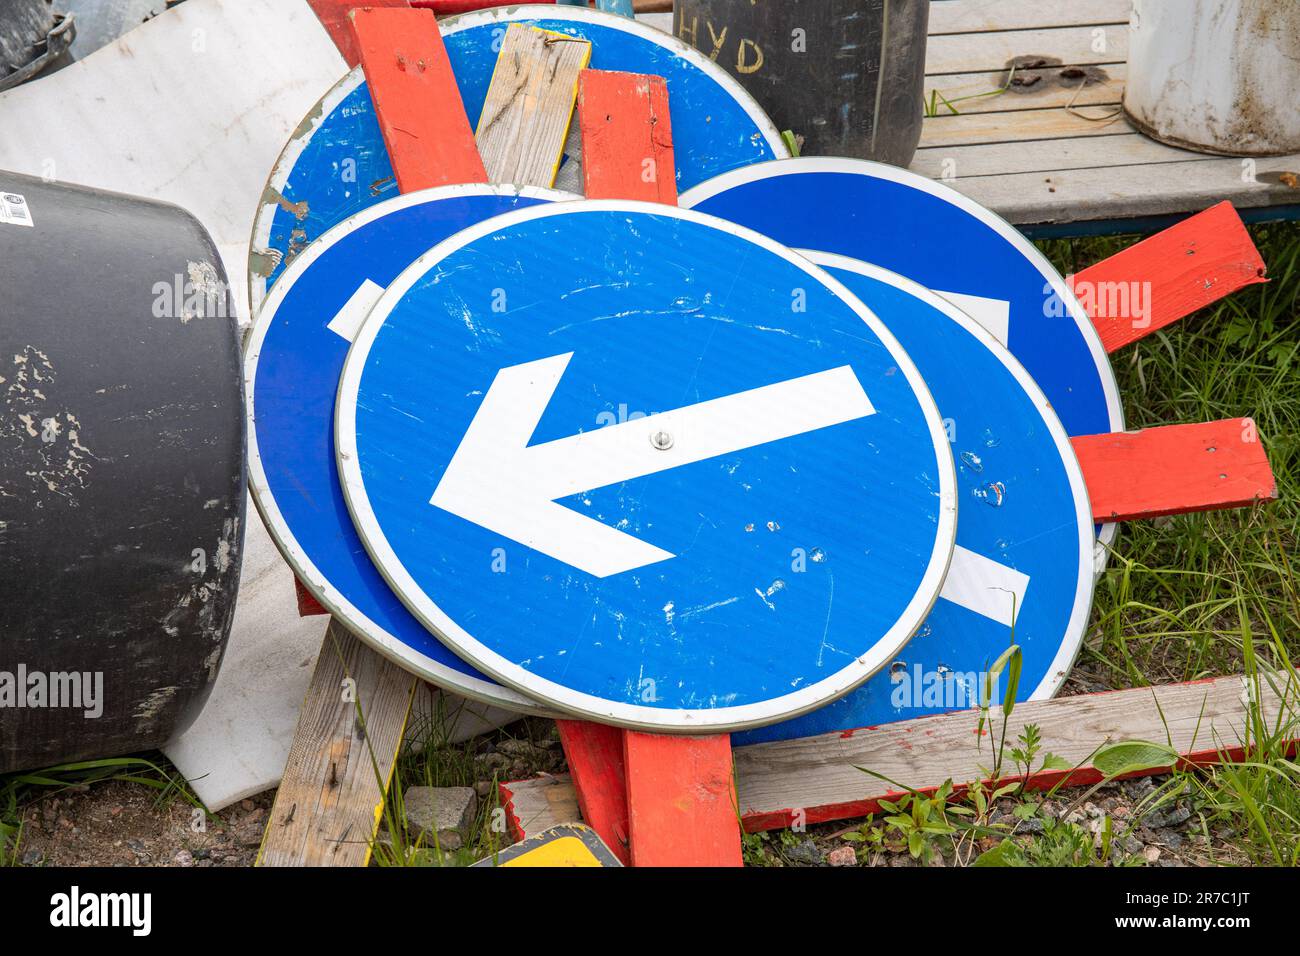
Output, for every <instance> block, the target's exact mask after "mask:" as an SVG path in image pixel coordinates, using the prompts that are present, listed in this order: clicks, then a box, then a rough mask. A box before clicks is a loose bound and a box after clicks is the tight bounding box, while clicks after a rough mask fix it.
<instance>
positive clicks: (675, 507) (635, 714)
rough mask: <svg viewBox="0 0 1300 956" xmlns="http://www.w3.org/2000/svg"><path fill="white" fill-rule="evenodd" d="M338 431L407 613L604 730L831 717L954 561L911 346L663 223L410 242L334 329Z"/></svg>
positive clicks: (652, 209)
mask: <svg viewBox="0 0 1300 956" xmlns="http://www.w3.org/2000/svg"><path fill="white" fill-rule="evenodd" d="M896 307H897V308H899V309H903V310H907V309H917V308H919V307H918V306H917V305H915V304H914V303H911V302H909V301H906V300H900V301H899V302H898V303H896ZM336 427H337V451H338V455H339V463H340V475H341V478H342V480H343V485H344V492H345V495H346V497H347V499H348V504H349V507H350V509H351V512H352V516H353V519H354V522H355V523H356V525H357V527H358V530H359V532H360V533H361V536H362V539H363V540H364V541H365V543H366V546H367V549H368V550H369V551H370V553H371V556H372V557H373V558H374V560H375V562H376V564H377V565H378V566H379V568H380V570H381V571H382V572H383V574H384V575H385V577H386V578H387V579H388V581H389V583H390V584H392V585H393V587H394V589H395V590H397V591H398V592H399V593H400V594H401V595H402V596H403V599H404V600H405V601H406V602H407V604H408V606H409V607H411V609H412V610H413V611H414V612H415V614H416V615H417V616H418V617H420V618H421V620H423V621H424V622H425V623H426V624H427V625H428V626H429V627H430V628H431V629H433V630H434V631H435V632H436V633H438V634H439V635H440V636H441V637H443V639H444V640H446V641H447V642H448V643H449V645H450V646H452V647H454V648H455V649H456V650H457V652H458V653H459V654H461V655H462V656H463V657H465V658H466V659H468V660H471V661H473V662H474V663H475V664H476V665H477V666H479V667H480V668H481V669H482V670H484V671H485V672H486V673H489V674H491V675H492V676H494V677H496V678H497V679H498V680H501V681H502V682H504V683H507V684H510V685H512V686H515V687H516V688H519V689H521V690H524V691H526V692H527V693H529V694H530V695H532V696H534V697H536V698H537V699H539V700H542V701H545V702H548V703H552V704H554V705H556V706H558V707H561V708H563V709H566V710H569V711H571V712H574V713H579V714H585V715H587V716H591V717H596V718H599V719H602V720H606V721H612V722H616V723H622V724H625V725H629V726H641V727H649V728H655V727H660V728H674V729H683V728H696V729H706V728H718V729H722V728H731V727H740V726H756V725H758V724H761V723H764V722H770V721H773V720H777V719H780V718H782V717H787V716H791V715H794V714H797V713H800V712H802V711H805V710H808V709H811V708H813V707H816V706H819V705H820V704H823V703H825V702H827V701H829V700H832V699H834V698H835V697H837V696H839V695H840V694H842V693H843V692H845V691H847V690H848V689H850V688H851V687H853V686H855V685H856V684H858V683H860V682H861V681H862V680H863V679H865V678H866V677H867V676H869V674H870V673H872V672H874V671H875V670H876V669H878V668H879V667H881V666H883V665H884V664H885V663H886V662H887V661H888V660H893V659H894V656H895V655H896V653H897V652H898V650H899V648H901V647H902V646H903V644H904V643H905V642H906V640H907V638H909V637H910V636H911V634H912V633H913V632H914V630H915V628H916V626H917V625H918V624H919V623H920V621H921V619H922V617H923V616H924V614H925V613H926V612H927V611H928V609H929V608H930V606H931V604H932V602H933V600H934V598H935V596H936V595H937V593H938V590H939V588H940V586H941V584H942V579H943V573H944V571H945V569H946V567H947V564H948V561H949V558H950V556H951V549H952V542H953V535H954V533H955V532H954V525H955V507H954V502H953V499H952V493H953V483H954V480H955V479H954V471H953V465H952V457H951V452H950V450H949V448H948V445H947V442H946V440H945V438H944V433H943V425H942V422H941V420H940V418H939V416H938V413H937V411H936V409H935V408H934V405H933V402H932V401H931V399H930V398H929V396H928V393H927V392H926V391H925V388H924V385H923V384H922V383H921V380H920V378H919V376H918V375H917V374H916V370H915V367H914V366H913V365H912V364H911V362H910V360H909V359H908V358H907V356H906V354H905V353H904V352H903V351H902V350H901V349H899V348H898V346H897V344H896V343H895V342H893V341H892V339H891V337H890V336H889V333H888V332H886V331H884V329H883V327H882V326H881V325H880V324H879V322H878V321H877V320H876V319H875V318H874V317H872V316H871V315H870V313H869V312H867V311H866V310H865V309H864V308H863V307H862V305H861V304H860V303H859V302H857V300H855V299H853V298H852V297H851V296H847V294H845V293H844V292H843V289H842V287H840V286H839V285H838V284H837V283H834V282H833V280H829V279H828V278H827V277H825V275H824V274H823V273H820V272H818V271H817V270H816V269H815V267H813V266H811V265H809V264H808V263H807V262H806V261H805V260H803V259H801V258H800V257H797V256H794V255H792V254H791V253H789V251H788V250H785V249H783V248H782V247H779V246H777V245H775V244H774V243H771V242H770V241H768V240H765V239H762V238H761V237H757V236H754V235H753V234H749V233H743V231H741V230H736V229H735V227H733V226H730V225H729V224H726V223H722V222H720V221H717V220H712V219H710V218H708V217H700V216H698V215H695V214H692V213H688V212H684V211H681V210H677V209H672V208H664V207H657V206H647V205H645V204H638V203H617V202H608V201H607V202H581V203H559V204H554V205H551V206H546V207H538V208H535V209H530V210H524V211H520V212H517V213H513V214H510V215H508V216H505V217H500V218H498V219H496V220H493V221H491V222H489V223H485V224H483V225H481V226H478V227H472V228H470V229H468V230H466V231H465V232H463V233H461V234H460V235H459V236H457V237H456V238H455V239H453V240H451V241H449V242H447V243H445V244H444V245H443V246H442V247H440V248H439V249H437V250H434V251H432V252H431V253H430V254H429V255H428V256H426V257H424V258H422V259H421V261H419V262H417V263H416V264H415V265H413V266H412V267H411V269H409V270H408V271H407V272H405V273H404V274H403V275H402V276H401V277H400V278H399V279H398V280H397V281H396V282H395V283H393V285H392V286H390V288H389V290H388V292H387V293H386V294H385V296H384V297H383V299H381V300H380V302H379V303H378V304H377V305H376V306H375V308H374V310H373V311H372V312H371V313H370V316H369V318H368V319H367V320H366V323H365V324H364V325H363V327H362V329H361V331H360V333H359V334H358V336H357V339H356V341H355V343H354V345H353V347H352V350H351V352H350V353H349V355H348V360H347V363H346V365H345V367H344V372H343V377H342V380H341V383H340V389H339V404H338V413H337V425H336Z"/></svg>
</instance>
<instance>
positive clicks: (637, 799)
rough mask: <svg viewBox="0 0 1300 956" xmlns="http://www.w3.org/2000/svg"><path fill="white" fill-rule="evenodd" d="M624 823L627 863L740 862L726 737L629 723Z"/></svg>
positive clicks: (729, 742) (738, 834)
mask: <svg viewBox="0 0 1300 956" xmlns="http://www.w3.org/2000/svg"><path fill="white" fill-rule="evenodd" d="M623 742H624V760H625V762H626V764H627V808H628V828H629V831H630V835H631V838H632V864H633V865H634V866H741V865H743V864H742V860H741V851H740V825H739V816H738V814H737V813H736V802H735V800H736V792H735V781H734V778H733V776H732V757H731V738H730V737H729V736H728V735H727V734H714V735H712V736H709V737H673V736H667V735H664V734H645V733H641V732H640V731H635V730H629V731H627V732H626V733H624V735H623Z"/></svg>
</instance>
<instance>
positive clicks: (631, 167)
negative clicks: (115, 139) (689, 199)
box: [579, 70, 677, 205]
mask: <svg viewBox="0 0 1300 956" xmlns="http://www.w3.org/2000/svg"><path fill="white" fill-rule="evenodd" d="M579 100H580V106H579V108H580V110H581V113H582V116H583V118H584V119H583V122H582V143H583V145H582V155H583V164H584V165H583V170H584V184H585V194H586V196H587V198H588V199H603V198H620V199H640V200H642V201H644V202H661V203H668V204H669V205H676V203H677V179H676V176H675V174H674V170H675V169H676V164H675V162H674V159H673V137H672V123H671V121H670V119H669V115H668V84H667V83H666V82H665V81H664V79H663V77H661V76H642V75H637V74H633V73H618V72H611V71H608V70H586V71H584V72H583V74H582V87H581V93H580V95H579ZM593 164H594V165H593ZM593 190H595V191H594V192H593Z"/></svg>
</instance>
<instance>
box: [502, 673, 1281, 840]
mask: <svg viewBox="0 0 1300 956" xmlns="http://www.w3.org/2000/svg"><path fill="white" fill-rule="evenodd" d="M1259 686H1260V692H1259V694H1258V696H1259V699H1260V700H1261V701H1262V702H1263V707H1262V708H1261V710H1262V714H1263V716H1264V719H1265V722H1266V723H1267V725H1268V727H1269V729H1270V731H1275V730H1276V729H1278V728H1279V727H1286V726H1287V725H1288V724H1291V725H1292V726H1293V727H1294V726H1295V724H1294V723H1293V722H1294V721H1297V720H1300V687H1297V685H1296V683H1295V682H1294V680H1293V682H1292V683H1291V685H1290V686H1289V687H1288V686H1287V685H1286V684H1285V683H1284V681H1283V679H1282V678H1280V677H1279V678H1277V679H1275V680H1272V681H1270V680H1265V679H1261V683H1260V685H1259ZM1252 694H1254V690H1253V686H1252V685H1251V684H1250V683H1248V682H1247V680H1246V679H1245V678H1244V677H1242V676H1235V677H1221V678H1216V679H1213V680H1205V681H1196V682H1193V683H1189V684H1170V685H1166V686H1163V687H1140V688H1136V689H1133V690H1120V691H1110V692H1107V693H1100V694H1085V695H1081V696H1078V697H1059V698H1056V699H1054V700H1046V701H1038V702H1035V703H1023V704H1019V705H1018V706H1017V707H1016V709H1015V711H1014V713H1013V714H1012V719H1011V722H1010V724H1009V725H1008V728H1007V734H1008V739H1009V740H1014V739H1015V736H1016V734H1017V733H1019V732H1020V730H1021V729H1022V728H1023V727H1024V726H1025V725H1026V724H1030V723H1033V724H1037V725H1038V727H1039V731H1040V733H1041V734H1042V739H1043V749H1044V751H1045V752H1046V751H1050V752H1051V753H1054V754H1057V755H1059V756H1061V757H1062V758H1064V759H1065V760H1067V761H1069V762H1070V764H1071V768H1072V769H1070V770H1067V771H1053V772H1050V773H1041V774H1035V775H1033V776H1032V777H1031V778H1030V779H1029V786H1030V787H1031V788H1032V789H1046V788H1049V787H1053V786H1056V785H1057V784H1058V783H1063V782H1064V783H1066V784H1069V785H1087V784H1092V783H1096V782H1097V781H1098V780H1100V779H1102V775H1101V774H1100V773H1099V772H1098V771H1097V770H1096V768H1095V767H1093V766H1092V762H1091V761H1092V757H1093V755H1094V754H1095V753H1096V751H1097V749H1098V748H1099V747H1101V746H1102V745H1103V744H1106V743H1116V742H1119V741H1123V740H1145V741H1150V742H1153V743H1160V744H1168V745H1170V746H1172V747H1173V748H1174V750H1176V751H1177V752H1178V753H1179V754H1181V755H1182V756H1183V759H1184V760H1185V761H1186V762H1187V763H1189V764H1197V765H1210V764H1215V763H1219V762H1222V761H1223V760H1239V759H1241V758H1242V756H1243V747H1242V744H1243V741H1244V727H1245V721H1246V719H1247V711H1246V703H1247V701H1248V700H1250V695H1252ZM978 721H979V714H978V711H973V710H969V711H960V712H958V713H952V714H944V715H941V716H937V717H922V718H918V719H916V720H906V721H901V722H899V723H893V724H886V725H883V726H880V727H868V728H863V729H861V730H857V731H846V732H844V733H836V734H825V735H823V736H819V737H805V738H801V739H799V740H789V741H782V742H780V743H768V744H754V745H751V746H748V747H738V748H736V750H735V762H736V778H737V788H738V801H739V807H740V812H741V820H742V823H743V825H744V828H745V829H746V830H747V831H749V832H751V833H752V832H756V831H759V830H771V829H775V828H778V827H784V826H789V825H790V824H792V823H794V822H796V821H802V822H803V823H805V824H808V823H821V822H826V821H830V820H843V819H849V818H852V817H858V816H864V815H865V814H868V813H874V812H876V811H877V810H879V808H880V804H879V801H880V800H881V799H882V798H884V799H891V798H895V797H897V796H899V793H900V791H899V790H898V788H897V787H894V786H892V785H891V784H889V783H887V782H885V781H882V780H880V779H879V778H877V777H873V776H872V775H871V774H868V773H864V772H863V771H862V770H860V769H858V768H860V767H862V768H867V769H869V770H872V771H874V772H875V773H879V774H882V775H884V776H886V777H889V778H890V779H892V780H895V781H897V782H898V783H899V784H901V785H903V786H907V787H912V788H914V789H916V790H918V791H920V792H932V791H934V790H936V789H937V788H938V787H940V786H941V785H942V784H943V782H944V781H945V780H949V779H951V780H952V781H953V782H954V783H956V784H958V785H959V786H961V785H965V784H969V783H973V782H976V781H985V780H987V779H988V776H989V771H990V768H991V767H992V765H993V764H994V759H993V754H992V752H991V749H990V748H991V743H990V737H989V730H988V728H987V727H986V728H985V730H984V732H983V734H980V733H979V732H978ZM995 727H996V728H997V730H998V732H999V733H1000V732H1001V724H1000V722H999V723H997V724H995ZM1166 727H1167V728H1168V730H1167V731H1166ZM1161 769H1164V768H1152V769H1150V770H1148V771H1145V772H1146V773H1158V772H1160V770H1161ZM1134 775H1135V776H1136V775H1138V774H1134ZM1001 779H1003V780H1012V779H1016V778H1014V777H1008V776H1007V775H1006V774H1005V773H1004V775H1003V777H1002V778H1001ZM502 796H503V804H504V805H506V806H507V807H511V808H512V809H511V813H512V814H513V815H515V816H517V817H518V818H519V819H520V820H521V821H522V820H533V821H535V823H534V824H532V825H531V826H530V825H524V826H522V827H521V830H520V836H521V838H522V836H523V835H526V834H532V833H536V832H539V831H541V830H543V829H545V828H546V827H548V826H553V825H554V824H556V823H564V822H569V821H571V820H573V819H575V816H574V815H575V814H576V812H577V809H578V807H577V801H576V800H575V799H574V797H573V790H572V786H571V785H570V784H569V782H568V781H567V779H566V778H565V776H564V775H562V774H561V775H558V776H555V777H544V778H539V779H536V780H527V781H520V782H516V783H508V784H503V785H502Z"/></svg>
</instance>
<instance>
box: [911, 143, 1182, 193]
mask: <svg viewBox="0 0 1300 956" xmlns="http://www.w3.org/2000/svg"><path fill="white" fill-rule="evenodd" d="M1206 160H1207V157H1206V156H1204V155H1203V154H1201V153H1193V152H1191V151H1190V150H1186V149H1178V148H1176V147H1173V146H1166V145H1164V144H1163V143H1157V142H1156V141H1155V140H1153V139H1148V138H1147V137H1145V136H1143V135H1142V134H1141V133H1119V134H1116V135H1113V136H1072V137H1066V138H1064V139H1043V140H1024V141H1021V142H1016V143H973V144H970V145H962V146H957V145H948V146H934V147H922V148H921V149H918V150H917V151H916V157H915V158H914V159H913V160H912V166H911V169H912V172H914V173H920V174H922V175H923V176H929V177H931V178H933V179H947V180H955V179H970V178H972V177H976V176H1005V175H1008V174H1010V173H1036V172H1042V173H1054V172H1058V171H1061V170H1070V169H1092V168H1094V167H1096V166H1098V165H1099V164H1100V165H1104V166H1106V167H1107V168H1109V169H1114V170H1115V174H1114V175H1116V176H1123V175H1124V173H1123V170H1122V169H1120V168H1119V167H1123V166H1142V165H1150V164H1154V163H1166V164H1167V163H1200V162H1205V161H1206ZM1172 172H1174V171H1171V173H1172ZM952 185H955V186H959V187H960V185H961V184H958V183H952Z"/></svg>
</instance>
